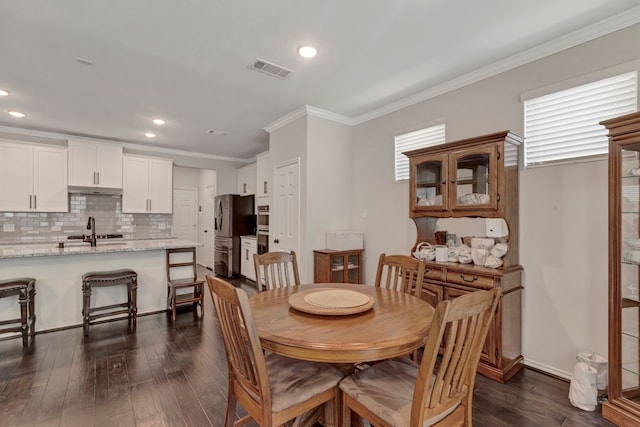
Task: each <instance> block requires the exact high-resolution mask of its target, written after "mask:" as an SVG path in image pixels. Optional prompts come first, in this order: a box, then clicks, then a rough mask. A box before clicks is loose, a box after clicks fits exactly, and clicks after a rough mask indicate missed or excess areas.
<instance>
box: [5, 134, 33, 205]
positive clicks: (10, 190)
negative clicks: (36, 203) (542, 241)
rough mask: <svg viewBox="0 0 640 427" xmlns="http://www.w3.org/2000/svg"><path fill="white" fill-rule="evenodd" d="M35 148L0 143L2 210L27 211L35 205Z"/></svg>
mask: <svg viewBox="0 0 640 427" xmlns="http://www.w3.org/2000/svg"><path fill="white" fill-rule="evenodd" d="M32 191H33V149H32V148H31V147H30V146H26V145H17V144H16V145H14V144H0V210H1V211H5V212H25V211H29V210H31V206H32V205H33V194H32Z"/></svg>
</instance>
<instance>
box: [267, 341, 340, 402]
mask: <svg viewBox="0 0 640 427" xmlns="http://www.w3.org/2000/svg"><path fill="white" fill-rule="evenodd" d="M265 362H266V364H267V372H268V375H269V385H270V386H271V410H272V411H273V412H280V411H282V410H284V409H287V408H289V407H291V406H294V405H297V404H299V403H302V402H304V401H306V400H308V399H309V398H311V397H313V396H315V395H317V394H320V393H322V392H324V391H327V390H329V389H331V388H333V387H335V386H336V385H337V384H338V382H340V380H341V379H342V377H343V375H342V373H341V372H340V371H339V370H337V369H336V368H334V367H333V366H331V365H329V364H326V363H317V362H306V361H304V360H297V359H290V358H288V357H283V356H279V355H277V354H274V353H268V354H267V355H266V356H265Z"/></svg>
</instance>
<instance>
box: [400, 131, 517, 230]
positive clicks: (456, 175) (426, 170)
mask: <svg viewBox="0 0 640 427" xmlns="http://www.w3.org/2000/svg"><path fill="white" fill-rule="evenodd" d="M521 143H522V139H521V138H520V137H518V136H516V135H514V134H512V133H511V132H507V131H504V132H498V133H494V134H491V135H484V136H480V137H476V138H469V139H465V140H461V141H456V142H451V143H447V144H443V145H438V146H434V147H428V148H423V149H419V150H414V151H410V152H407V153H405V154H406V155H407V156H408V157H409V163H410V178H409V185H410V192H411V194H410V216H411V217H413V218H418V217H425V216H432V217H463V216H482V217H504V216H505V206H506V204H507V203H510V202H509V200H510V199H511V203H514V201H515V203H517V180H516V181H515V182H516V187H515V188H514V187H513V186H512V185H511V184H510V182H509V180H508V179H507V174H508V172H507V171H508V170H509V171H511V173H515V174H516V175H517V170H518V147H519V146H520V144H521Z"/></svg>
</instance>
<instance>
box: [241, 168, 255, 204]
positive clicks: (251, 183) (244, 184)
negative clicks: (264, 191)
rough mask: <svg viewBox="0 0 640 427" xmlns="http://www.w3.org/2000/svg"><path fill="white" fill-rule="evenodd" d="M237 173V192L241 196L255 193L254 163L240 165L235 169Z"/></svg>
mask: <svg viewBox="0 0 640 427" xmlns="http://www.w3.org/2000/svg"><path fill="white" fill-rule="evenodd" d="M237 173H238V194H240V195H241V196H248V195H249V194H256V164H255V163H251V164H250V165H247V166H244V167H241V168H239V169H238V171H237Z"/></svg>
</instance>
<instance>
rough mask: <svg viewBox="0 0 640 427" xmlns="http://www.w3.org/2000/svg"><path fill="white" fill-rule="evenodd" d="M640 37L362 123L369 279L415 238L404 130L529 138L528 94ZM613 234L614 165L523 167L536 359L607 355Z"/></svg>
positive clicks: (629, 50) (633, 34) (357, 169)
mask: <svg viewBox="0 0 640 427" xmlns="http://www.w3.org/2000/svg"><path fill="white" fill-rule="evenodd" d="M639 40H640V25H635V26H633V27H630V28H627V29H624V30H621V31H618V32H615V33H612V34H610V35H607V36H604V37H601V38H599V39H596V40H593V41H591V42H589V43H585V44H583V45H580V46H578V47H575V48H572V49H568V50H565V51H563V52H560V53H557V54H555V55H552V56H549V57H547V58H544V59H542V60H538V61H535V62H533V63H530V64H527V65H525V66H521V67H519V68H516V69H513V70H511V71H508V72H504V73H502V74H499V75H496V76H494V77H492V78H489V79H486V80H483V81H480V82H478V83H475V84H472V85H469V86H466V87H464V88H461V89H458V90H455V91H453V92H450V93H447V94H445V95H441V96H438V97H436V98H433V99H430V100H428V101H425V102H422V103H420V104H416V105H413V106H411V107H408V108H405V109H403V110H400V111H397V112H394V113H391V114H387V115H385V116H383V117H380V118H377V119H374V120H371V121H368V122H366V123H363V124H361V125H359V126H357V127H356V128H355V145H354V154H353V158H354V162H353V173H352V177H351V180H352V190H351V194H352V205H351V219H352V221H351V225H352V227H353V228H355V229H359V230H362V231H364V232H365V239H366V251H365V252H366V260H367V262H366V263H365V266H366V277H367V278H369V279H370V278H372V277H374V274H375V266H376V263H375V259H376V257H377V256H378V255H379V254H380V253H381V252H386V253H408V252H409V250H410V248H411V246H412V245H413V244H414V243H415V239H416V230H415V226H414V224H413V222H412V221H411V220H410V219H409V213H408V210H409V209H408V197H409V188H408V184H407V183H399V184H397V183H395V182H394V175H393V167H394V165H393V135H394V134H395V133H397V132H398V131H401V130H403V129H410V128H414V129H415V128H416V127H419V125H420V124H421V123H429V122H433V121H434V120H438V119H441V118H444V119H445V120H446V139H447V141H454V140H458V139H461V138H466V137H472V136H476V135H482V134H486V133H490V132H495V131H500V130H504V129H509V130H512V131H514V132H515V133H518V134H521V135H522V134H523V104H522V102H521V101H520V95H521V93H523V92H526V91H531V90H537V89H540V88H543V87H545V86H547V85H552V84H556V83H558V82H562V81H564V80H567V79H572V78H575V77H578V76H581V75H584V74H586V73H591V72H596V71H599V70H602V69H605V68H607V67H612V66H615V65H618V64H622V63H625V62H629V61H633V60H637V59H638V58H640V43H639ZM365 209H366V212H367V215H366V218H365V217H364V215H363V210H365ZM607 232H608V223H607V166H606V162H605V161H599V162H588V163H575V164H568V165H560V166H553V167H543V168H536V169H527V170H523V171H522V172H521V174H520V263H521V264H522V265H523V266H524V269H525V273H524V286H525V290H524V302H523V352H524V356H525V360H526V363H527V364H529V365H532V366H536V367H538V368H541V369H544V370H546V371H549V372H552V373H555V374H557V375H561V376H565V377H567V376H569V375H570V372H571V370H572V367H573V365H574V363H575V356H576V354H577V353H578V352H583V351H595V352H598V353H600V354H602V355H607V246H606V245H607Z"/></svg>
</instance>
